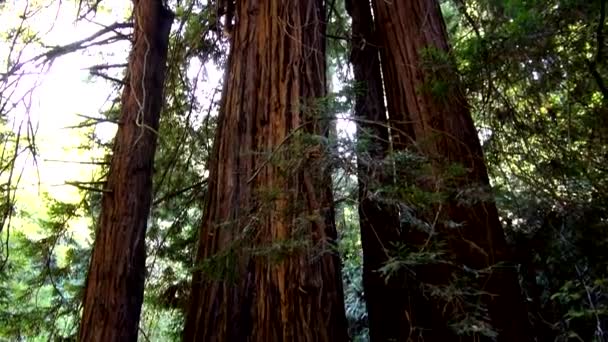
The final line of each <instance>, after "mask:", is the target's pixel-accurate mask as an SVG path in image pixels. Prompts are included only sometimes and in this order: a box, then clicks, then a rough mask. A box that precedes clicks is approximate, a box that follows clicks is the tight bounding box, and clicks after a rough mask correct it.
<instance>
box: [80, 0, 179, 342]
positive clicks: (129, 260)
mask: <svg viewBox="0 0 608 342" xmlns="http://www.w3.org/2000/svg"><path fill="white" fill-rule="evenodd" d="M133 17H134V18H135V20H134V26H135V28H134V34H133V37H134V44H133V49H132V51H131V55H130V57H129V67H128V72H127V78H126V79H127V81H128V83H127V84H126V85H125V87H124V90H123V94H122V108H121V118H120V124H119V127H118V132H117V134H116V138H115V142H114V149H113V156H112V162H111V165H110V174H109V176H108V181H107V187H106V190H105V191H106V192H105V193H104V194H103V198H102V208H101V216H100V218H99V222H98V226H97V231H96V236H95V244H94V246H93V254H92V256H91V263H90V266H89V273H88V276H87V281H86V288H85V294H84V309H83V314H82V321H81V325H80V333H79V341H86V342H91V341H103V342H106V341H136V340H137V335H138V327H139V316H140V312H141V305H142V301H143V292H144V280H145V273H146V268H145V234H146V227H147V220H148V215H149V212H150V204H151V197H152V170H153V168H152V166H153V161H154V153H155V150H156V138H157V137H156V135H157V130H158V125H159V118H160V112H161V107H162V102H163V83H164V79H165V64H166V59H167V49H168V42H169V31H170V28H171V23H172V21H173V13H171V12H170V11H169V10H168V9H166V8H164V7H163V5H162V2H161V1H160V0H135V1H134V15H133Z"/></svg>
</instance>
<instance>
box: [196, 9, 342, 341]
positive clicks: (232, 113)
mask: <svg viewBox="0 0 608 342" xmlns="http://www.w3.org/2000/svg"><path fill="white" fill-rule="evenodd" d="M235 14H236V15H235V16H234V18H235V25H234V29H233V34H232V51H231V54H230V60H229V65H228V71H227V72H228V74H227V79H226V83H225V85H224V86H225V94H224V100H223V104H222V108H221V110H220V117H219V127H218V132H217V136H216V143H215V150H214V156H215V158H213V162H212V165H211V171H210V177H209V186H208V189H209V190H208V191H209V192H208V197H207V199H206V204H205V216H204V218H203V224H202V227H201V231H200V237H199V245H198V253H197V257H196V261H197V264H196V268H195V269H196V270H195V272H194V275H193V285H192V293H191V298H190V308H189V311H188V314H187V318H186V326H185V332H184V340H186V341H260V342H266V341H345V340H346V339H347V336H346V326H345V317H344V308H343V300H342V287H341V279H340V266H339V265H340V264H339V260H338V258H337V256H336V255H335V254H334V253H333V252H332V249H333V248H332V245H333V241H334V239H335V237H336V231H335V227H334V223H333V206H332V195H331V181H330V170H328V169H327V168H326V161H325V158H324V157H325V152H324V149H323V146H322V144H319V143H315V144H307V145H306V147H305V148H304V150H301V149H296V148H295V145H297V144H298V143H303V142H304V141H306V140H311V137H308V139H306V134H316V135H318V136H323V135H325V134H327V129H328V126H329V125H328V122H327V120H324V119H323V118H322V117H319V116H318V115H317V114H318V113H319V112H318V111H315V110H314V109H315V107H316V106H315V103H316V102H317V101H318V98H321V97H323V96H325V56H324V55H325V45H324V44H325V43H324V36H323V35H324V31H325V25H324V6H323V1H322V0H259V1H254V0H243V1H237V2H236V13H235ZM313 140H314V139H313ZM316 140H319V138H317V139H316ZM320 140H323V139H320ZM285 150H287V151H285Z"/></svg>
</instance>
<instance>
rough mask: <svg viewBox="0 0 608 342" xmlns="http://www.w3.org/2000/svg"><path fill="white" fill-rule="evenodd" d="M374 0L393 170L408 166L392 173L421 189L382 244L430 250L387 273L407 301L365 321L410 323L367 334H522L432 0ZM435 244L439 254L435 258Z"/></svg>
mask: <svg viewBox="0 0 608 342" xmlns="http://www.w3.org/2000/svg"><path fill="white" fill-rule="evenodd" d="M373 5H374V14H375V16H374V18H375V21H376V24H377V29H378V35H379V36H380V41H381V46H382V49H381V61H382V70H383V75H384V81H385V89H386V98H387V107H388V112H389V121H390V125H391V127H392V129H391V135H392V141H393V148H394V150H395V151H396V153H397V154H399V153H403V154H402V155H401V156H397V159H396V163H397V170H396V175H397V176H399V175H400V174H406V179H400V180H398V181H399V182H401V184H402V185H403V187H404V188H405V189H412V188H411V186H412V184H414V185H415V187H416V188H418V189H419V190H415V189H414V190H408V191H410V192H409V193H406V197H407V196H409V197H407V198H408V199H407V200H405V201H404V202H402V204H404V205H402V207H401V212H400V215H401V221H402V222H405V223H407V224H406V225H405V227H402V229H401V230H400V233H401V237H400V239H399V240H398V241H382V242H381V244H382V245H383V246H385V247H390V246H391V243H395V242H398V243H404V244H405V248H407V249H401V252H398V253H397V255H399V257H401V258H404V257H405V258H407V257H408V256H406V255H404V254H403V252H404V251H405V250H409V251H410V252H411V251H414V253H413V254H411V253H410V254H409V257H410V258H413V257H416V258H424V257H426V258H428V260H427V261H422V262H423V263H426V264H423V265H421V266H416V265H415V264H416V263H419V262H421V260H420V259H416V258H413V259H411V260H409V261H408V262H409V264H407V266H405V267H404V268H403V270H402V272H401V273H400V274H398V275H395V274H392V275H391V276H392V277H393V278H395V277H397V278H399V276H402V278H400V279H402V281H403V283H402V288H403V295H404V296H407V300H405V301H404V300H401V298H399V299H398V300H394V301H393V302H391V301H388V300H385V301H383V302H382V305H384V307H385V310H384V311H375V312H373V311H370V322H372V326H371V328H372V329H374V325H373V322H374V321H378V320H379V321H383V320H398V321H403V322H408V323H407V324H406V326H407V328H405V329H404V328H401V327H397V326H393V327H392V328H391V327H385V328H386V329H388V330H387V331H384V332H382V337H381V338H378V339H375V340H376V341H387V340H390V339H395V340H399V341H405V340H408V339H418V338H423V339H424V340H425V341H456V340H468V339H471V340H478V339H479V338H480V336H482V335H484V334H485V335H491V333H492V331H491V330H490V329H486V328H487V326H484V324H485V323H489V324H490V325H491V327H492V328H493V329H495V330H496V332H497V333H498V340H500V341H524V340H527V339H528V337H527V336H526V334H527V330H526V329H527V327H526V320H527V315H526V310H525V307H524V305H523V302H522V300H523V299H522V296H521V295H520V290H519V285H518V282H517V277H516V272H515V269H514V268H513V267H509V266H508V265H507V266H505V265H504V263H505V262H506V261H508V256H507V245H506V242H505V237H504V233H503V231H502V228H501V225H500V223H499V220H498V214H497V210H496V206H495V204H494V203H493V202H492V200H491V199H488V197H491V196H489V194H488V193H487V191H486V190H487V189H488V188H489V181H488V175H487V170H486V167H485V164H484V159H483V154H482V150H481V146H480V143H479V139H478V137H477V132H476V130H475V127H474V125H473V121H472V118H471V115H470V112H469V108H468V106H467V103H466V99H465V97H464V95H463V92H462V91H461V88H460V85H459V81H458V77H457V73H456V71H455V68H454V64H453V62H452V58H451V57H450V56H449V53H450V52H449V51H450V50H449V46H448V43H447V33H446V29H445V24H444V22H443V18H442V15H441V10H440V7H439V4H438V2H437V1H436V0H407V1H406V0H401V1H385V0H373ZM412 155H418V156H422V157H423V158H425V163H426V164H425V165H426V166H422V169H421V170H418V172H419V174H416V172H415V171H412V170H408V168H409V167H410V165H411V163H410V164H407V163H406V164H405V165H400V163H403V161H404V160H410V161H412V160H414V161H416V160H419V159H417V158H413V157H412ZM408 158H409V159H408ZM424 167H426V169H424ZM414 168H415V166H414ZM423 170H426V171H423ZM421 171H423V172H421ZM407 177H409V178H407ZM407 184H409V186H410V188H407V187H406V185H407ZM420 189H422V190H423V191H424V192H425V194H421V192H420ZM484 189H485V190H484ZM408 200H409V202H408ZM421 201H422V202H424V201H426V202H427V204H428V205H427V206H426V207H425V206H424V205H423V204H422V202H421ZM413 214H414V215H413ZM412 216H418V217H416V218H413V217H412ZM421 222H426V223H421ZM402 225H403V224H402ZM415 226H417V228H420V229H417V228H415ZM387 229H389V228H387ZM424 229H426V231H423V230H424ZM376 252H377V251H376ZM433 252H441V253H445V254H443V255H441V259H442V260H438V259H439V258H438V255H437V254H433ZM366 253H368V254H369V253H371V252H370V251H367V252H366ZM393 261H394V260H393ZM458 281H462V283H459V282H458ZM387 284H391V283H387ZM387 286H388V285H387ZM365 291H379V292H381V293H383V291H385V290H384V289H382V287H376V288H365ZM450 291H461V292H450ZM368 296H369V297H370V298H373V297H374V295H373V294H368ZM377 296H378V298H382V295H381V294H377ZM377 304H378V303H370V305H371V306H373V305H377ZM378 305H379V304H378ZM480 306H483V307H485V309H483V308H480ZM486 309H487V312H486V311H484V310H486ZM394 312H400V314H399V315H400V318H395V317H389V316H388V315H393V313H394ZM372 315H376V316H375V317H373V316H372ZM454 324H455V325H454ZM448 327H451V329H449V328H448ZM375 333H377V332H374V331H372V332H371V336H372V337H373V336H374V334H375ZM456 335H461V336H460V337H457V336H456Z"/></svg>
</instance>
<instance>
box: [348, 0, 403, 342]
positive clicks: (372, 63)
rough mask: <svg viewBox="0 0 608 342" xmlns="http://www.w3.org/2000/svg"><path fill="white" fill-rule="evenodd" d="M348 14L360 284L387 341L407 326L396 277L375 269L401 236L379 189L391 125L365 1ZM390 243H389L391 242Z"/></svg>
mask: <svg viewBox="0 0 608 342" xmlns="http://www.w3.org/2000/svg"><path fill="white" fill-rule="evenodd" d="M345 4H346V9H347V11H348V13H349V14H350V16H351V18H352V37H353V41H352V48H351V55H350V62H351V64H352V66H353V73H354V77H355V94H356V102H355V109H354V114H355V121H356V123H357V142H358V144H357V164H358V181H359V224H360V229H361V244H362V247H363V286H364V289H365V291H364V295H365V300H366V303H367V312H368V320H369V333H370V338H371V340H372V341H388V340H389V339H388V338H389V337H391V336H393V335H394V334H393V332H394V331H399V329H403V328H406V329H407V321H405V322H404V321H403V315H401V309H402V308H403V307H404V306H405V305H406V303H405V299H406V297H405V296H404V295H403V290H402V289H401V287H400V283H399V280H398V279H395V278H391V279H385V277H383V276H382V274H381V273H380V272H378V270H379V269H380V268H382V266H384V264H385V263H386V261H387V258H388V255H387V250H386V248H385V246H384V243H386V242H388V241H398V240H399V222H398V220H397V215H396V210H395V209H396V208H395V207H394V206H392V205H391V204H390V203H388V201H385V200H384V199H383V198H382V196H381V195H380V194H381V191H382V188H383V187H386V186H387V185H390V184H391V175H392V173H391V172H390V170H391V165H390V163H389V162H388V160H389V159H388V155H389V146H390V141H389V128H388V127H389V126H388V119H387V117H386V107H385V105H384V89H383V88H382V75H381V72H380V50H379V48H378V46H379V41H378V39H377V37H376V29H375V25H374V20H373V17H372V11H371V7H370V3H369V1H368V0H347V1H346V3H345ZM389 247H390V246H389Z"/></svg>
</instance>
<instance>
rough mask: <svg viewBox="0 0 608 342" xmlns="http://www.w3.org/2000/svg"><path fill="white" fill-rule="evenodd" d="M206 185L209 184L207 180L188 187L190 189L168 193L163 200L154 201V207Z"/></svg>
mask: <svg viewBox="0 0 608 342" xmlns="http://www.w3.org/2000/svg"><path fill="white" fill-rule="evenodd" d="M205 184H207V179H203V180H202V181H200V182H198V183H195V184H192V185H190V186H188V187H185V188H183V189H179V190H177V191H174V192H171V193H168V194H166V195H164V196H162V197H161V198H159V199H156V200H155V201H154V203H153V205H158V204H160V203H162V202H164V201H166V200H168V199H170V198H173V197H176V196H179V195H181V194H183V193H184V192H188V191H190V190H192V189H195V188H198V187H201V186H203V185H205Z"/></svg>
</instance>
